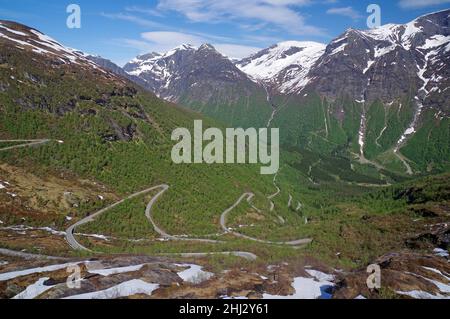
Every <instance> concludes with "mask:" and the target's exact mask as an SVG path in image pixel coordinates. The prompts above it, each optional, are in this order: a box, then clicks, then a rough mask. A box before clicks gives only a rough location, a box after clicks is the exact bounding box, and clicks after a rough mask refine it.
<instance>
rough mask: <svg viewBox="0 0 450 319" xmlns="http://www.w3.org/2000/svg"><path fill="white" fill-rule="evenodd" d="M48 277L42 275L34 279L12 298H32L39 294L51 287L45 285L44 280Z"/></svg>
mask: <svg viewBox="0 0 450 319" xmlns="http://www.w3.org/2000/svg"><path fill="white" fill-rule="evenodd" d="M48 279H50V278H48V277H44V278H41V279H39V280H38V281H36V282H35V283H34V284H32V285H29V286H28V287H27V289H25V290H24V291H22V292H21V293H20V294H18V295H16V296H14V297H13V299H34V298H36V297H37V296H39V295H40V294H42V293H44V292H46V291H47V290H49V289H51V288H52V287H53V286H45V285H44V282H45V281H47V280H48Z"/></svg>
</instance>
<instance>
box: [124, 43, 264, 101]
mask: <svg viewBox="0 0 450 319" xmlns="http://www.w3.org/2000/svg"><path fill="white" fill-rule="evenodd" d="M124 70H125V71H126V72H127V73H128V74H130V75H132V76H138V77H140V78H141V79H144V80H145V81H146V83H147V86H146V87H147V88H148V89H149V90H151V91H152V92H154V93H155V94H156V95H158V96H159V97H161V98H164V99H166V100H170V101H173V102H178V101H179V100H180V99H181V98H182V97H186V96H190V97H191V98H192V99H193V100H195V101H199V102H207V101H209V100H210V99H211V98H213V97H214V95H215V94H220V92H225V90H226V89H227V88H228V87H230V86H235V85H239V86H241V87H242V88H244V89H245V88H248V89H249V90H251V89H254V86H255V84H254V83H253V82H252V81H251V80H250V79H249V78H248V77H247V75H246V74H244V73H243V72H241V71H240V70H239V69H238V68H237V67H236V66H235V65H234V64H233V63H232V62H231V61H230V60H229V59H228V58H226V57H224V56H223V55H221V54H220V53H219V52H217V51H216V50H215V49H214V47H213V46H211V45H209V44H204V45H202V46H200V47H199V48H196V47H193V46H191V45H181V46H179V47H177V48H175V49H173V50H171V51H169V52H167V53H165V54H164V55H159V54H155V53H151V54H147V55H142V56H139V57H137V58H135V59H134V60H132V61H130V62H129V63H128V64H126V65H125V66H124ZM223 97H225V95H223ZM228 99H230V100H232V99H233V96H228Z"/></svg>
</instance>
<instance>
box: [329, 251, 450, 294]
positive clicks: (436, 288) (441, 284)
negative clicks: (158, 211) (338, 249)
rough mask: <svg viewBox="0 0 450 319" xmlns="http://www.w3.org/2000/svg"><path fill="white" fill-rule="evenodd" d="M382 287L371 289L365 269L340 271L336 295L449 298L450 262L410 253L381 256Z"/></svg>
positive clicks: (378, 262) (379, 259)
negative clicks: (346, 272) (345, 272)
mask: <svg viewBox="0 0 450 319" xmlns="http://www.w3.org/2000/svg"><path fill="white" fill-rule="evenodd" d="M374 264H377V265H379V266H380V268H381V288H380V289H369V288H368V287H367V284H366V280H367V277H368V275H369V274H368V273H367V272H366V270H365V269H362V270H360V271H355V272H352V273H348V274H341V275H340V277H339V278H338V280H337V284H336V287H335V291H334V294H333V298H336V299H354V298H357V297H359V298H361V297H364V298H371V299H373V298H374V299H380V298H449V297H450V295H449V293H448V289H449V288H450V277H449V275H450V264H449V263H448V261H447V260H446V259H445V258H442V257H438V256H433V255H423V254H416V253H410V252H404V253H392V254H387V255H384V256H382V257H380V258H378V259H377V260H376V261H375V262H374Z"/></svg>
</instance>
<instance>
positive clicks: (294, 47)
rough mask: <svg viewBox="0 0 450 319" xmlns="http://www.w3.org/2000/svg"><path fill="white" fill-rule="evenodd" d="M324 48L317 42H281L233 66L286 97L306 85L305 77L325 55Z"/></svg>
mask: <svg viewBox="0 0 450 319" xmlns="http://www.w3.org/2000/svg"><path fill="white" fill-rule="evenodd" d="M325 47H326V46H325V45H324V44H322V43H317V42H299V41H286V42H281V43H278V44H276V45H274V46H272V47H270V48H268V49H265V50H263V51H260V52H258V53H256V54H254V55H252V56H250V57H248V58H246V59H243V60H241V61H239V62H238V63H237V64H236V66H237V67H238V68H239V69H240V70H241V71H243V72H244V73H246V74H247V75H249V76H250V77H251V78H253V79H256V80H258V81H263V82H266V83H270V84H272V85H275V86H277V87H278V89H279V91H280V92H282V93H288V92H292V91H294V90H298V89H301V88H303V87H304V86H305V85H306V84H307V83H308V81H309V80H308V79H307V74H308V73H309V70H310V69H311V68H312V66H313V65H314V63H316V61H317V60H318V59H319V58H320V57H321V56H322V55H323V53H324V52H325Z"/></svg>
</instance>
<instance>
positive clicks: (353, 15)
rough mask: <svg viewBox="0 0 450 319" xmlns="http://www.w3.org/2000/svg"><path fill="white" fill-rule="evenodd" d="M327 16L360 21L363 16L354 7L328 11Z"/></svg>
mask: <svg viewBox="0 0 450 319" xmlns="http://www.w3.org/2000/svg"><path fill="white" fill-rule="evenodd" d="M327 14H333V15H339V16H343V17H347V18H350V19H352V20H358V19H361V17H362V15H361V14H360V13H359V12H358V11H356V10H355V9H353V8H352V7H342V8H331V9H328V10H327Z"/></svg>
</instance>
